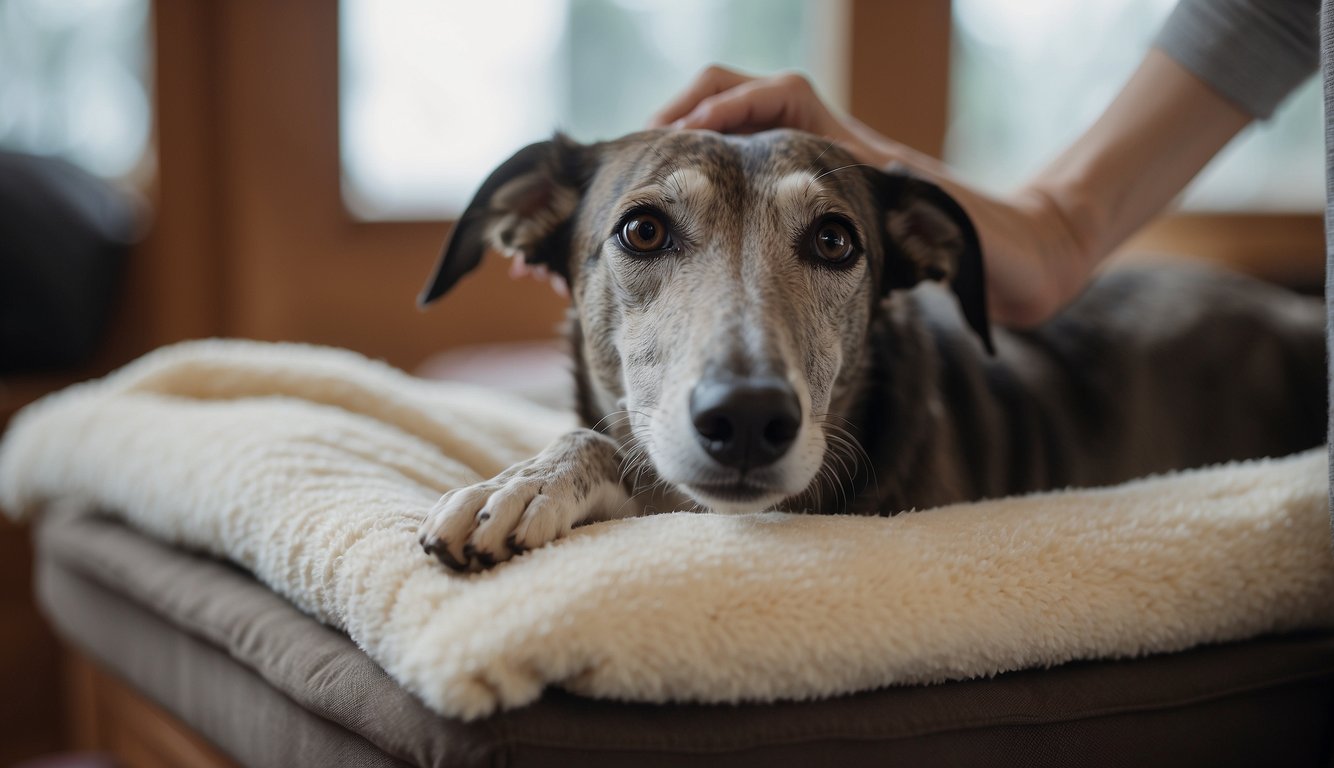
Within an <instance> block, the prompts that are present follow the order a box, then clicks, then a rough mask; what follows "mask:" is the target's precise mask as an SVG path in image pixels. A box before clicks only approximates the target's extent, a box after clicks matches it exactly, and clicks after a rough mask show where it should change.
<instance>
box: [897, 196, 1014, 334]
mask: <svg viewBox="0 0 1334 768" xmlns="http://www.w3.org/2000/svg"><path fill="white" fill-rule="evenodd" d="M875 174H876V176H877V179H876V189H877V193H878V195H879V198H880V203H881V205H882V206H883V209H884V216H885V222H884V224H885V233H886V235H888V240H889V242H888V244H887V248H886V255H885V266H884V274H883V275H882V277H881V293H882V294H888V293H889V292H890V291H892V290H894V289H896V288H911V287H912V286H914V285H917V284H918V283H919V282H921V281H923V280H933V281H936V282H940V283H946V284H948V285H949V287H950V290H951V291H953V292H954V295H955V297H956V298H958V300H959V305H960V307H961V308H962V310H963V316H964V319H965V320H967V321H968V326H969V327H970V328H972V329H973V331H974V332H975V333H976V334H977V335H978V337H979V338H980V339H981V340H982V345H983V346H984V347H986V349H987V352H990V353H992V354H995V351H996V350H995V347H994V346H993V345H992V342H991V323H990V321H989V320H988V319H987V282H986V274H985V272H984V270H983V266H982V245H981V243H980V242H979V240H978V237H977V230H976V229H974V228H973V222H972V220H971V219H969V218H968V214H967V213H965V212H964V210H963V208H962V207H961V206H960V205H959V203H958V202H956V201H955V200H954V198H953V197H950V195H949V194H948V193H947V192H945V190H943V189H941V188H940V187H938V186H936V185H935V184H932V183H930V182H928V181H923V180H922V179H919V178H916V177H914V176H909V175H907V174H904V173H900V172H894V171H890V172H880V171H876V172H875Z"/></svg>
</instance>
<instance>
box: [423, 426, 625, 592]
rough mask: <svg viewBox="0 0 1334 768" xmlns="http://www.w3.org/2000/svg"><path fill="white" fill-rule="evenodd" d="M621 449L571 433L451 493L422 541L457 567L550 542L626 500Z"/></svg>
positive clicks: (475, 566)
mask: <svg viewBox="0 0 1334 768" xmlns="http://www.w3.org/2000/svg"><path fill="white" fill-rule="evenodd" d="M589 435H591V437H589ZM608 451H610V452H611V453H610V456H608ZM615 456H616V446H615V443H612V442H611V441H610V440H608V439H607V438H605V437H603V436H601V435H596V434H594V433H588V435H585V434H583V433H573V434H571V435H567V436H565V437H564V438H562V439H561V440H558V441H557V442H556V443H555V444H554V445H552V446H551V447H549V448H547V450H545V451H543V452H542V453H541V454H540V455H538V456H537V457H536V458H534V459H531V460H529V461H526V462H523V463H521V464H517V465H515V466H513V467H511V468H510V469H508V470H506V471H505V472H504V473H502V474H501V475H499V476H498V477H496V478H495V479H493V480H488V481H486V482H483V483H478V484H477V485H471V486H467V487H465V488H458V489H456V490H453V491H450V492H449V493H446V494H445V495H444V496H443V497H441V499H440V501H438V502H436V505H435V507H434V508H433V509H432V510H431V513H430V515H428V516H427V518H426V522H424V523H423V524H422V527H421V530H420V533H419V536H418V540H419V541H420V542H421V545H422V548H423V549H425V550H426V552H427V553H429V554H433V555H435V556H436V557H437V558H438V559H439V560H440V562H442V563H444V564H445V565H446V566H448V567H449V568H451V569H453V570H456V571H479V570H482V569H485V568H490V567H491V566H493V565H495V564H496V563H500V562H504V561H505V560H509V559H510V558H511V557H514V556H515V555H518V554H521V553H523V552H524V551H526V550H529V549H533V548H535V547H540V546H542V545H544V544H549V543H551V542H552V541H555V540H556V539H558V538H560V537H561V536H564V535H565V534H567V533H569V532H570V530H571V529H572V528H573V527H574V526H575V525H576V524H578V523H580V522H584V521H585V520H589V519H592V518H595V517H607V516H612V515H613V514H615V513H616V512H618V511H619V510H618V509H617V507H618V506H623V505H624V502H625V500H626V496H625V492H624V491H623V490H622V489H621V485H620V483H619V482H617V477H616V473H615V470H616V467H617V461H616V458H615Z"/></svg>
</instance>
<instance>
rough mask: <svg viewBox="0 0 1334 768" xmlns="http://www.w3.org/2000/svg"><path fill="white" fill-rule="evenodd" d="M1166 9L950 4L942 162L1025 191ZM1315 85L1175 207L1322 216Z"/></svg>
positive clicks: (1100, 103) (1153, 0) (1088, 120)
mask: <svg viewBox="0 0 1334 768" xmlns="http://www.w3.org/2000/svg"><path fill="white" fill-rule="evenodd" d="M1175 4H1176V0H1081V2H1066V1H1065V0H1024V2H1013V0H954V4H953V14H954V40H953V52H952V57H953V65H952V71H951V81H952V82H951V100H952V103H951V108H950V113H951V124H950V129H949V136H948V139H947V142H946V150H945V159H946V161H947V162H949V163H950V164H952V165H953V166H955V167H956V168H958V169H959V170H960V171H961V172H962V173H963V175H964V177H965V178H967V179H969V180H971V181H973V182H975V183H978V184H980V185H981V186H983V187H985V188H989V189H992V190H994V191H1001V190H1006V189H1010V188H1013V187H1015V186H1016V185H1018V184H1021V183H1023V182H1024V181H1025V180H1026V179H1027V178H1028V177H1029V176H1031V175H1032V174H1033V173H1035V172H1037V171H1038V170H1040V169H1041V168H1042V166H1043V165H1044V164H1045V163H1046V162H1047V161H1049V160H1051V159H1052V158H1054V157H1055V155H1056V154H1057V153H1059V152H1060V151H1061V150H1062V149H1063V148H1064V147H1065V146H1066V145H1067V144H1068V143H1069V142H1071V141H1072V140H1074V139H1075V138H1076V137H1077V136H1078V135H1079V134H1080V133H1081V132H1082V131H1083V130H1084V129H1085V128H1087V127H1088V126H1089V125H1090V124H1092V122H1093V121H1094V120H1095V119H1096V118H1097V116H1098V114H1099V113H1100V112H1101V111H1102V110H1103V109H1104V108H1105V107H1106V106H1107V104H1108V103H1110V102H1111V100H1112V97H1113V96H1115V95H1116V92H1117V91H1118V90H1119V89H1120V87H1121V85H1122V84H1123V83H1124V82H1125V81H1126V79H1127V78H1129V77H1130V74H1131V72H1132V71H1134V69H1135V66H1136V65H1137V64H1138V63H1139V61H1140V59H1142V58H1143V56H1144V54H1145V53H1146V52H1147V51H1148V49H1149V43H1150V42H1151V40H1152V39H1153V37H1154V35H1155V34H1156V33H1157V31H1158V29H1159V28H1160V27H1161V26H1162V23H1163V21H1164V20H1165V19H1166V18H1167V14H1168V13H1170V12H1171V10H1172V8H1173V6H1174V5H1175ZM1311 23H1312V24H1315V23H1316V20H1315V19H1312V21H1311ZM1317 80H1318V79H1317V78H1315V77H1312V78H1311V79H1310V80H1309V81H1307V82H1306V83H1305V84H1304V85H1303V86H1302V87H1301V88H1299V89H1298V91H1297V92H1296V93H1294V94H1293V95H1292V96H1290V97H1289V98H1288V100H1287V101H1286V102H1285V103H1284V104H1283V105H1282V106H1281V107H1280V108H1279V111H1278V112H1277V113H1276V114H1275V115H1274V117H1273V118H1271V119H1270V120H1268V121H1265V122H1261V123H1255V124H1253V125H1252V126H1251V127H1250V128H1248V129H1247V130H1246V131H1244V132H1243V133H1242V135H1241V136H1239V137H1238V138H1237V139H1235V140H1234V141H1233V142H1232V144H1231V145H1229V146H1228V148H1227V149H1225V150H1224V151H1223V152H1222V153H1221V154H1220V155H1219V156H1218V157H1217V158H1215V159H1214V161H1213V162H1212V163H1211V164H1210V165H1209V166H1208V167H1206V168H1205V169H1204V171H1203V172H1202V173H1201V174H1200V176H1199V177H1198V178H1197V179H1196V180H1195V182H1194V183H1193V184H1192V185H1191V186H1190V187H1189V188H1188V189H1187V190H1186V192H1185V195H1184V197H1183V200H1182V205H1183V207H1184V208H1186V209H1191V210H1213V211H1265V212H1311V211H1318V210H1323V206H1324V199H1325V180H1324V133H1323V127H1322V116H1321V114H1322V113H1321V100H1320V86H1319V83H1318V81H1317Z"/></svg>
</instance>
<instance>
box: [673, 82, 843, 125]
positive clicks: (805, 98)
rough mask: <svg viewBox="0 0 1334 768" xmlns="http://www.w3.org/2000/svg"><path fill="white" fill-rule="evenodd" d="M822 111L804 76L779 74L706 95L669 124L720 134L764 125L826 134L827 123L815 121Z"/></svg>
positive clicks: (822, 108)
mask: <svg viewBox="0 0 1334 768" xmlns="http://www.w3.org/2000/svg"><path fill="white" fill-rule="evenodd" d="M826 111H827V110H825V108H824V105H823V104H822V103H821V102H820V99H819V97H818V96H816V95H815V89H814V88H813V87H811V84H810V82H809V81H807V80H806V78H804V77H801V76H800V75H780V76H778V77H769V78H764V79H760V80H751V81H749V82H746V83H743V84H741V85H738V86H735V87H733V88H729V89H728V90H726V91H723V92H721V93H718V94H715V95H713V96H709V97H707V98H705V99H704V100H702V101H701V102H700V103H699V104H698V105H696V106H695V108H694V109H693V110H691V111H690V113H689V114H687V115H685V116H684V117H682V118H680V119H679V120H677V121H676V122H675V123H673V125H674V126H676V127H678V128H702V129H706V130H712V131H720V132H724V133H753V132H755V131H760V130H766V129H768V128H800V129H802V130H808V131H813V132H816V133H828V132H829V130H828V129H829V126H826V125H817V124H816V123H817V122H818V121H817V120H816V117H817V116H819V115H823V114H825V113H826ZM825 122H828V121H825Z"/></svg>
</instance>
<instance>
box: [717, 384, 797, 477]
mask: <svg viewBox="0 0 1334 768" xmlns="http://www.w3.org/2000/svg"><path fill="white" fill-rule="evenodd" d="M690 419H691V421H693V422H694V423H695V433H696V434H697V435H699V441H700V443H701V444H702V445H703V446H704V450H706V451H708V452H709V455H710V456H712V457H713V458H714V459H716V460H717V461H718V462H719V463H720V464H724V465H726V466H729V467H736V468H738V469H749V468H750V467H762V466H765V465H766V464H772V463H773V462H775V461H777V460H778V459H779V458H780V457H781V456H782V455H783V454H785V453H787V449H788V448H790V447H792V441H793V440H795V439H796V438H797V431H798V430H800V429H801V403H800V402H799V401H798V400H797V393H796V392H793V391H792V387H790V386H788V383H787V382H785V381H783V380H782V379H778V378H773V377H764V378H745V379H704V380H702V381H700V382H699V383H698V384H696V385H695V388H694V389H693V390H691V391H690Z"/></svg>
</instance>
